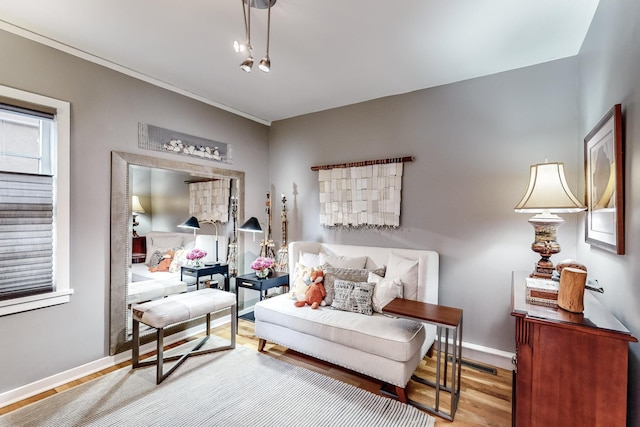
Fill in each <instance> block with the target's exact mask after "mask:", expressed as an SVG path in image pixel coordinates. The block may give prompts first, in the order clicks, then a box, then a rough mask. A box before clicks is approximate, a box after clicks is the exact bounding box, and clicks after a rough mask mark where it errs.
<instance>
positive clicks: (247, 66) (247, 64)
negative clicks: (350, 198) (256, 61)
mask: <svg viewBox="0 0 640 427" xmlns="http://www.w3.org/2000/svg"><path fill="white" fill-rule="evenodd" d="M251 67H253V56H249V57H248V58H247V59H245V60H244V61H242V64H240V69H242V71H245V72H247V73H250V72H251Z"/></svg>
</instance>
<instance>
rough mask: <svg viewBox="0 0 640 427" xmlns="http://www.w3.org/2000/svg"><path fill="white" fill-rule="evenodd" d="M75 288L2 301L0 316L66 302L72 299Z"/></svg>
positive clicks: (0, 303) (0, 302)
mask: <svg viewBox="0 0 640 427" xmlns="http://www.w3.org/2000/svg"><path fill="white" fill-rule="evenodd" d="M72 294H73V289H65V290H63V291H57V292H51V293H48V294H41V295H32V296H29V297H23V298H16V299H12V300H7V301H0V316H6V315H7V314H14V313H21V312H23V311H29V310H35V309H38V308H44V307H51V306H53V305H58V304H66V303H68V302H69V301H70V300H71V297H70V296H71V295H72Z"/></svg>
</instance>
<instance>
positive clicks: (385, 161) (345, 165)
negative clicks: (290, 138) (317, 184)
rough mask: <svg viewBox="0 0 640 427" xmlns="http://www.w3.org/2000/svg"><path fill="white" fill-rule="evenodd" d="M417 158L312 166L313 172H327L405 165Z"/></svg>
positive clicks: (407, 157) (394, 158)
mask: <svg viewBox="0 0 640 427" xmlns="http://www.w3.org/2000/svg"><path fill="white" fill-rule="evenodd" d="M415 159H416V158H415V157H413V156H406V157H393V158H390V159H380V160H364V161H362V162H352V163H339V164H337V165H323V166H311V170H312V171H317V170H321V169H323V170H325V169H336V168H353V167H360V166H372V165H386V164H388V163H405V162H413V161H414V160H415Z"/></svg>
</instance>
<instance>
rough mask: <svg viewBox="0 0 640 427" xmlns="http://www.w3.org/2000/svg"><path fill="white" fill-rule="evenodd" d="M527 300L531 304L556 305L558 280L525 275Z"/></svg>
mask: <svg viewBox="0 0 640 427" xmlns="http://www.w3.org/2000/svg"><path fill="white" fill-rule="evenodd" d="M525 280H526V281H527V297H526V298H527V302H529V303H531V304H540V305H548V306H550V307H557V306H558V285H559V284H558V282H556V281H554V280H547V279H535V278H532V277H527V278H526V279H525Z"/></svg>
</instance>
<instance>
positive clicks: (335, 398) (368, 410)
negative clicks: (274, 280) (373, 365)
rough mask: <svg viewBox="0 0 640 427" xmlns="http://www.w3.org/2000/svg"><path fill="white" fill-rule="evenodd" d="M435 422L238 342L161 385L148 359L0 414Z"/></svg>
mask: <svg viewBox="0 0 640 427" xmlns="http://www.w3.org/2000/svg"><path fill="white" fill-rule="evenodd" d="M221 342H222V341H221V339H218V338H215V337H212V339H211V340H209V342H208V343H207V345H214V346H215V345H219V344H220V343H221ZM209 343H211V344H209ZM170 366H171V364H169V363H165V369H167V368H169V367H170ZM434 423H435V419H434V418H433V417H431V416H429V415H427V414H426V413H424V412H422V411H420V410H418V409H416V408H414V407H412V406H408V405H405V404H403V403H400V402H398V401H396V400H393V399H390V398H387V397H383V396H379V395H376V394H373V393H371V392H368V391H365V390H362V389H359V388H357V387H354V386H352V385H350V384H346V383H343V382H341V381H338V380H335V379H333V378H330V377H327V376H324V375H322V374H319V373H316V372H313V371H310V370H308V369H305V368H302V367H298V366H294V365H291V364H289V363H286V362H282V361H279V360H277V359H274V358H272V357H270V356H266V355H263V354H260V353H258V352H256V351H254V350H251V349H248V348H244V347H242V346H237V347H236V349H234V350H228V351H225V352H218V353H211V354H206V355H201V356H193V357H190V358H189V359H187V360H186V361H185V362H184V364H183V365H182V366H180V367H179V368H178V369H176V371H175V372H173V373H172V374H171V375H170V376H169V377H168V378H167V379H165V380H164V381H163V382H162V383H161V384H160V385H156V384H155V367H153V366H150V367H145V368H138V369H136V370H131V369H129V368H123V369H120V370H118V371H114V372H112V373H110V374H107V375H105V376H103V377H100V378H98V379H96V380H93V381H90V382H87V383H85V384H82V385H79V386H77V387H74V388H72V389H69V390H67V391H64V392H62V393H59V394H56V395H53V396H51V397H48V398H46V399H44V400H41V401H39V402H35V403H33V404H31V405H28V406H26V407H24V408H21V409H18V410H16V411H13V412H10V413H8V414H6V415H4V416H1V417H0V426H30V427H34V426H47V427H62V426H64V427H72V426H73V427H76V426H232V427H233V426H252V427H253V426H278V427H281V426H296V427H298V426H300V427H304V426H309V427H311V426H313V427H316V426H327V427H328V426H367V427H370V426H385V427H387V426H428V427H431V426H433V425H434Z"/></svg>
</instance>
